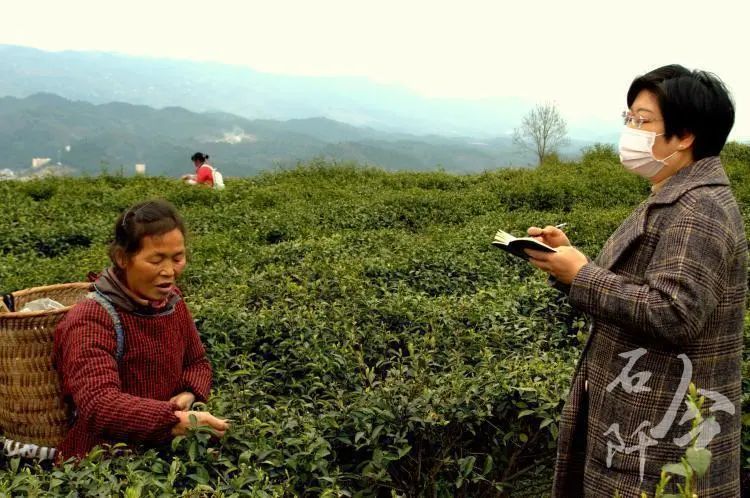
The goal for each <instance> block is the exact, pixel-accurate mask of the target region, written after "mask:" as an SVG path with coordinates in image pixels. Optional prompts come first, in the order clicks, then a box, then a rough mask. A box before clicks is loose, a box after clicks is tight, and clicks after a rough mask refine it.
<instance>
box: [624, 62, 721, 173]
mask: <svg viewBox="0 0 750 498" xmlns="http://www.w3.org/2000/svg"><path fill="white" fill-rule="evenodd" d="M642 90H648V91H650V92H652V93H654V94H655V95H656V97H657V99H658V101H659V108H660V109H661V114H662V117H663V118H664V136H665V137H666V138H671V137H673V136H675V135H677V136H678V137H682V136H684V135H685V134H687V133H692V134H693V135H694V136H695V140H694V141H693V159H695V160H698V159H703V158H704V157H709V156H718V155H719V153H720V152H721V149H722V148H723V147H724V144H725V143H726V141H727V137H728V136H729V132H730V131H731V130H732V126H734V103H733V102H732V97H731V96H730V94H729V90H727V87H726V86H725V85H724V83H723V82H722V81H721V80H720V79H719V77H718V76H716V75H715V74H712V73H709V72H706V71H700V70H694V71H691V70H689V69H686V68H685V67H683V66H680V65H679V64H671V65H669V66H663V67H660V68H658V69H654V70H653V71H651V72H649V73H646V74H644V75H643V76H638V77H637V78H635V79H634V80H633V83H631V84H630V89H629V90H628V107H631V106H632V105H633V101H635V99H636V97H637V96H638V94H639V93H640V92H641V91H642Z"/></svg>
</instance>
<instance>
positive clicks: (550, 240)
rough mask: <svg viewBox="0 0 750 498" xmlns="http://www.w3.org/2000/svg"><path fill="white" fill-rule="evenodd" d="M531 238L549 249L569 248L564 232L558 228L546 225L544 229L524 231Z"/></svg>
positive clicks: (531, 228) (535, 228)
mask: <svg viewBox="0 0 750 498" xmlns="http://www.w3.org/2000/svg"><path fill="white" fill-rule="evenodd" d="M526 233H528V234H529V235H530V236H531V237H534V238H535V239H536V240H538V241H539V242H544V243H545V244H547V245H548V246H550V247H560V246H569V245H570V240H568V236H567V235H565V232H563V231H562V230H560V229H559V228H556V227H553V226H552V225H547V226H546V227H544V228H539V227H530V228H529V229H528V230H526Z"/></svg>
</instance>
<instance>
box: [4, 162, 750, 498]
mask: <svg viewBox="0 0 750 498" xmlns="http://www.w3.org/2000/svg"><path fill="white" fill-rule="evenodd" d="M606 157H607V154H605V153H604V152H601V151H600V152H598V153H596V154H593V153H592V154H589V155H587V158H588V159H587V160H586V161H584V162H582V163H578V164H568V163H562V164H548V165H544V166H542V167H540V168H538V169H536V170H533V171H530V170H502V171H497V172H492V173H484V174H481V175H473V176H454V175H449V174H446V173H441V172H436V173H398V174H393V173H386V172H383V171H380V170H377V169H372V168H358V167H355V166H352V165H343V166H342V165H331V164H328V163H326V162H324V161H322V160H320V161H314V162H312V163H310V164H307V165H304V166H301V167H299V168H297V169H294V170H285V171H279V172H276V173H267V174H263V175H260V176H258V177H254V178H248V179H243V180H230V181H229V182H228V184H227V189H226V190H224V191H220V192H216V191H212V190H208V189H197V188H191V187H188V186H184V185H181V184H180V183H179V182H177V181H174V180H170V179H167V178H123V177H118V176H102V177H96V178H82V179H58V180H54V181H50V180H44V181H32V182H26V183H21V182H0V204H2V205H3V206H8V208H7V209H5V210H4V213H3V218H2V221H0V223H2V229H0V292H8V291H11V290H15V289H22V288H26V287H31V286H36V285H43V284H51V283H58V282H69V281H77V280H81V279H82V278H83V276H84V275H85V274H86V272H88V271H89V270H100V269H102V268H104V267H105V266H106V264H107V255H106V242H107V240H108V239H109V236H110V231H111V229H112V224H113V222H114V220H115V218H116V217H117V215H118V214H119V213H120V212H121V211H122V210H123V209H124V208H126V207H127V206H129V205H131V204H133V203H135V202H137V201H140V200H143V199H146V198H152V197H164V198H167V199H169V200H171V201H172V202H174V203H175V204H176V205H177V206H178V208H179V209H180V211H181V212H182V213H183V215H184V216H185V218H186V221H187V224H188V226H189V229H190V235H189V245H190V264H189V265H188V268H187V270H186V272H185V274H184V275H183V278H182V282H181V287H182V289H183V291H184V292H185V295H186V299H187V301H188V304H189V306H190V308H191V310H192V312H193V315H194V317H195V318H196V319H197V320H198V326H199V329H200V331H201V335H202V338H203V341H204V343H205V344H206V348H207V351H208V355H209V357H210V359H211V362H212V364H213V366H214V371H215V383H214V393H213V396H212V399H211V400H210V402H209V405H208V409H210V410H211V412H212V413H216V414H219V415H223V416H226V417H228V418H230V419H232V420H233V424H232V428H231V430H230V431H229V433H228V434H227V436H226V437H225V438H224V439H223V440H221V441H216V440H213V439H211V438H210V437H209V435H208V434H206V433H203V432H200V431H194V432H193V433H192V434H190V435H189V436H187V437H185V438H178V439H176V440H175V442H174V444H173V446H174V451H172V450H171V448H168V449H151V450H143V449H138V448H134V449H129V450H128V453H127V455H126V456H114V457H112V456H110V455H109V454H108V453H104V452H102V451H98V452H95V453H94V454H92V455H91V456H90V457H89V458H87V459H86V460H84V461H83V462H81V463H80V464H78V465H77V466H74V465H72V464H65V465H64V466H62V467H59V468H55V469H52V470H50V469H42V468H39V467H34V466H25V465H23V464H20V463H19V462H17V461H11V462H4V464H5V465H3V466H2V468H3V469H4V470H2V471H0V496H1V495H3V494H5V495H8V496H41V495H45V494H59V495H66V496H67V495H70V496H76V495H75V493H79V495H80V496H83V495H86V496H113V495H120V496H137V495H140V496H217V497H218V496H226V497H229V496H296V495H300V496H301V495H307V496H319V495H320V496H362V497H364V496H391V495H393V496H419V495H427V496H445V497H448V496H467V497H468V496H471V497H475V496H498V495H500V496H502V495H517V496H541V495H543V494H544V493H546V492H547V491H548V490H549V487H550V480H551V468H552V467H551V466H552V462H553V459H554V455H555V441H556V438H557V433H558V424H559V417H560V411H561V408H562V405H563V403H564V401H565V399H566V396H567V390H568V388H569V383H570V378H571V375H572V372H573V368H574V365H575V361H576V360H577V358H578V356H579V354H580V348H581V346H582V343H583V340H584V339H585V334H584V330H586V327H585V324H584V321H583V318H582V316H581V315H580V314H578V313H576V312H574V311H573V310H572V309H571V308H570V306H569V305H568V304H567V301H566V300H565V299H564V298H563V297H562V296H561V295H560V294H559V293H557V292H556V291H554V290H552V289H551V288H549V287H548V286H547V284H546V281H545V278H544V276H543V275H542V274H541V273H539V272H537V271H536V270H534V269H533V268H531V267H530V266H529V265H527V264H525V263H524V262H522V261H520V260H518V259H516V258H513V257H511V256H508V255H507V254H505V253H504V252H502V251H498V250H496V249H494V248H492V247H491V246H490V244H489V242H490V240H491V239H492V236H493V234H494V233H495V231H496V230H497V229H498V228H500V227H502V228H504V229H507V230H510V231H511V232H513V233H515V234H520V233H522V232H523V231H524V230H525V229H526V227H528V226H530V225H546V224H557V223H561V222H567V223H568V224H569V225H568V232H569V234H570V236H571V238H572V239H573V240H574V241H576V243H577V244H578V245H579V247H580V248H581V249H582V250H584V251H585V252H586V253H587V254H590V255H594V254H596V253H597V252H598V250H599V249H600V248H601V246H602V244H603V243H604V241H605V240H606V238H607V237H608V236H609V234H610V233H611V232H612V231H613V230H614V229H615V228H616V227H617V226H618V224H619V223H620V222H621V221H622V220H623V219H624V218H625V217H626V216H627V215H628V213H629V212H630V211H631V210H632V209H633V207H634V206H635V205H637V204H638V203H639V202H640V201H641V200H642V199H643V197H644V195H645V194H646V193H647V191H648V190H647V186H646V184H644V183H643V182H642V181H641V180H639V179H637V178H635V177H634V175H628V174H627V173H625V172H623V171H622V168H621V167H618V166H617V165H616V164H613V163H612V162H611V161H609V160H608V159H606ZM743 167H744V168H745V169H747V168H746V167H745V166H743ZM729 170H730V175H735V176H733V178H735V177H739V178H744V172H743V171H742V169H740V168H739V165H738V166H736V167H734V166H733V167H730V168H729ZM738 175H739V176H738ZM749 180H750V179H749ZM746 185H750V181H748V182H746V183H742V182H741V183H738V184H735V188H736V189H737V190H736V192H737V194H738V197H741V196H743V195H745V193H744V192H745V191H746V190H747V189H748V187H746ZM32 194H33V195H32ZM748 194H750V192H748ZM746 214H748V213H746ZM41 243H44V244H45V247H41V246H40V244H41ZM748 329H749V330H750V327H748ZM748 337H750V336H748V334H746V340H747V338H748ZM749 360H750V359H748V358H746V361H745V367H744V369H745V370H744V372H745V375H744V378H745V379H747V378H748V375H747V373H748V365H750V361H749ZM743 393H744V394H743V407H744V409H745V411H747V408H748V403H750V401H749V400H750V396H749V394H748V393H750V385H748V381H747V380H745V381H744V382H743ZM746 423H747V421H746ZM743 442H744V445H745V446H744V448H745V450H744V453H743V455H744V457H743V458H744V459H747V458H748V456H750V444H749V443H750V427H747V428H746V430H745V431H743ZM116 450H117V451H122V449H116ZM748 465H749V466H750V463H749V464H748Z"/></svg>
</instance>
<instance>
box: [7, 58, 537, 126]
mask: <svg viewBox="0 0 750 498" xmlns="http://www.w3.org/2000/svg"><path fill="white" fill-rule="evenodd" d="M0 62H2V67H3V76H2V78H0V96H14V97H27V96H29V95H32V94H34V93H40V92H47V93H55V94H57V95H60V96H62V97H65V98H68V99H73V100H84V101H86V102H92V103H95V104H104V103H107V102H113V101H118V102H129V103H132V104H142V105H148V106H151V107H157V108H163V107H169V106H179V107H184V108H186V109H190V110H191V111H196V112H205V111H223V112H231V113H233V114H237V115H240V116H243V117H245V118H248V119H274V120H289V119H297V118H309V117H326V118H329V119H332V120H335V121H339V122H344V123H348V124H351V125H354V126H369V127H372V128H376V129H380V130H387V131H397V132H407V133H414V134H430V133H435V134H441V135H451V136H459V135H460V136H476V137H480V136H481V137H484V138H487V137H492V136H497V135H503V134H506V133H508V132H510V131H511V130H512V129H513V127H515V126H517V125H518V123H519V122H520V120H521V117H522V116H523V115H524V114H525V113H526V112H527V111H528V109H529V108H530V106H531V104H532V103H530V102H524V101H522V100H520V99H518V98H494V99H485V100H473V101H472V100H461V99H429V98H425V97H422V96H420V95H418V94H416V93H413V92H410V91H408V90H406V89H404V88H401V87H397V86H391V85H382V84H377V83H374V82H372V81H369V80H367V79H365V78H354V77H303V76H287V75H278V74H269V73H262V72H259V71H255V70H252V69H250V68H247V67H241V66H233V65H227V64H219V63H209V62H192V61H182V60H171V59H155V58H146V57H132V56H125V55H119V54H111V53H101V52H69V51H66V52H46V51H42V50H37V49H33V48H28V47H18V46H12V45H0Z"/></svg>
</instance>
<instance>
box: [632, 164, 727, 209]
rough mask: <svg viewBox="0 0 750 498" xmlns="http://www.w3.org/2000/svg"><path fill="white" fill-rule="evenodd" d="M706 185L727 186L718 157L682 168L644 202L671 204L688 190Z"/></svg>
mask: <svg viewBox="0 0 750 498" xmlns="http://www.w3.org/2000/svg"><path fill="white" fill-rule="evenodd" d="M707 185H729V178H728V177H727V174H726V172H725V171H724V168H723V167H722V165H721V160H720V159H719V157H718V156H711V157H706V158H704V159H700V160H699V161H696V162H694V163H693V164H691V165H689V166H686V167H684V168H682V169H681V170H680V171H678V172H677V173H675V174H674V175H672V176H671V177H670V178H669V179H668V180H667V181H666V183H665V184H664V186H663V187H662V188H661V189H659V191H658V192H655V193H654V194H652V195H651V196H649V198H648V199H647V200H646V203H647V204H649V205H655V204H672V203H673V202H675V201H676V200H677V199H679V198H680V197H682V196H683V195H684V194H685V193H686V192H688V191H689V190H693V189H694V188H698V187H704V186H707Z"/></svg>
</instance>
